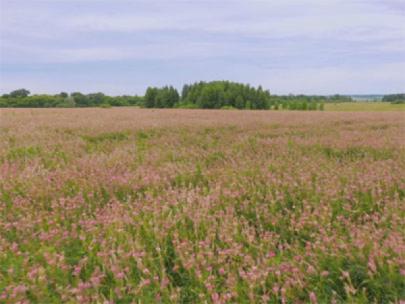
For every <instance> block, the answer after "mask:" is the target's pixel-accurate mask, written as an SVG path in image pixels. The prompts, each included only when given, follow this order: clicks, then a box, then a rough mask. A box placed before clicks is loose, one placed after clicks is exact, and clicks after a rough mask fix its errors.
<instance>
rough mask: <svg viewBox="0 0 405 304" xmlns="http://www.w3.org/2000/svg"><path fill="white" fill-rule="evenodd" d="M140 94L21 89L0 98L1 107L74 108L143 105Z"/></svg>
mask: <svg viewBox="0 0 405 304" xmlns="http://www.w3.org/2000/svg"><path fill="white" fill-rule="evenodd" d="M142 103H143V98H142V97H140V96H113V97H112V96H107V95H104V94H103V93H92V94H82V93H79V92H75V93H72V94H70V95H69V94H68V93H65V92H62V93H60V94H56V95H45V94H43V95H30V91H28V90H26V89H19V90H15V91H12V92H11V93H9V94H4V95H3V96H2V97H1V98H0V107H9V108H53V107H59V108H73V107H103V106H116V107H119V106H132V105H142Z"/></svg>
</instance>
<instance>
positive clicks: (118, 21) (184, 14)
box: [0, 0, 405, 95]
mask: <svg viewBox="0 0 405 304" xmlns="http://www.w3.org/2000/svg"><path fill="white" fill-rule="evenodd" d="M0 3H1V7H0V11H1V12H0V14H1V15H0V33H1V36H0V68H1V70H0V73H1V74H0V91H1V93H5V92H8V91H10V90H13V89H17V88H21V87H24V88H27V89H30V90H31V92H34V93H44V92H48V93H57V92H60V91H67V92H72V91H82V92H96V91H102V92H105V93H108V94H114V95H115V94H135V93H138V94H143V93H144V90H145V88H146V87H147V86H150V85H152V86H161V85H166V84H171V85H174V86H176V87H179V88H180V87H181V85H182V84H183V83H190V82H194V81H199V80H220V79H228V80H233V81H239V82H244V83H251V84H253V85H259V84H262V85H263V87H265V88H267V89H269V90H270V91H271V92H272V93H275V94H288V93H296V94H297V93H304V94H332V93H342V94H354V93H394V92H403V91H405V0H381V1H378V0H364V1H360V0H359V1H356V0H267V1H265V0H263V1H253V0H227V1H225V0H222V1H221V0H212V1H208V0H206V1H193V0H190V1H185V0H183V1H176V0H170V1H169V0H167V1H162V0H144V1H137V0H132V1H129V0H114V1H112V0H111V1H102V0H81V1H79V0H52V1H50V0H49V1H47V0H42V1H39V0H29V1H28V0H0Z"/></svg>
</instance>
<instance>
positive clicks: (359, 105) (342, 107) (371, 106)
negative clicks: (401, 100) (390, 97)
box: [325, 102, 405, 111]
mask: <svg viewBox="0 0 405 304" xmlns="http://www.w3.org/2000/svg"><path fill="white" fill-rule="evenodd" d="M325 110H326V111H405V104H391V103H389V102H342V103H326V104H325Z"/></svg>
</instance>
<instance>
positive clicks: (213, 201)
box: [0, 108, 405, 303]
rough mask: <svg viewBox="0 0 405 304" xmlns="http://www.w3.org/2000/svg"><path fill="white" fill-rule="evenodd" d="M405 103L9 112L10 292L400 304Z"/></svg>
mask: <svg viewBox="0 0 405 304" xmlns="http://www.w3.org/2000/svg"><path fill="white" fill-rule="evenodd" d="M404 131H405V121H404V114H403V113H401V112H328V111H325V112H299V111H288V112H284V111H279V112H277V111H221V110H175V109H170V110H152V109H150V110H147V109H135V108H112V109H94V108H86V109H0V302H1V303H61V302H63V303H309V302H310V303H399V302H400V300H401V299H402V300H403V299H405V283H404V282H405V233H404V231H405V221H404V215H405V204H404V197H405V176H404V172H405V139H404V134H405V132H404Z"/></svg>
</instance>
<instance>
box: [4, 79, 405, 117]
mask: <svg viewBox="0 0 405 304" xmlns="http://www.w3.org/2000/svg"><path fill="white" fill-rule="evenodd" d="M404 95H405V94H397V95H390V96H387V98H390V100H391V99H394V100H398V98H399V99H400V98H402V100H403V99H404ZM398 96H399V97H398ZM350 101H353V100H352V98H351V97H348V96H342V95H333V96H308V95H284V96H277V95H271V94H270V92H269V91H268V90H264V89H263V88H262V87H261V86H259V87H257V88H256V87H253V86H250V85H249V84H242V83H236V82H231V81H212V82H204V81H200V82H196V83H194V84H186V85H184V86H183V89H182V92H181V95H180V94H179V92H178V91H177V89H175V88H174V87H172V86H165V87H162V88H157V87H148V88H147V90H146V92H145V96H128V95H124V96H108V95H105V94H103V93H91V94H83V93H80V92H74V93H71V94H68V93H65V92H62V93H60V94H57V95H30V91H28V90H26V89H19V90H15V91H12V92H11V93H9V94H4V95H3V96H2V97H0V107H21V108H22V107H26V108H45V107H112V106H114V107H119V106H140V107H145V108H201V109H271V110H281V109H283V110H309V111H311V110H323V107H324V103H327V102H350ZM387 101H388V100H387Z"/></svg>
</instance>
